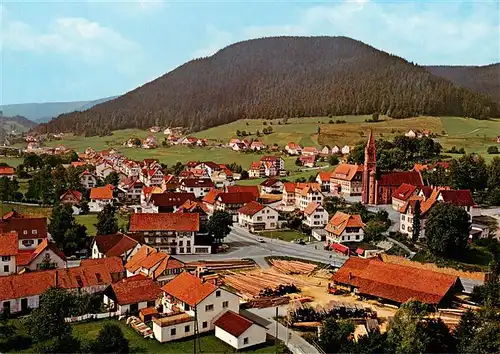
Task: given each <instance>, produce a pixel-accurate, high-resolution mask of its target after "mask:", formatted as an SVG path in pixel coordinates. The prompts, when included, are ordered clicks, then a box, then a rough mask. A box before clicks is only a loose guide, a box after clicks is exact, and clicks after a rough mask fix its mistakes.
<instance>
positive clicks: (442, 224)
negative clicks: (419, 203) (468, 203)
mask: <svg viewBox="0 0 500 354" xmlns="http://www.w3.org/2000/svg"><path fill="white" fill-rule="evenodd" d="M469 229H470V222H469V215H468V214H467V212H466V211H465V210H464V209H462V208H461V207H458V206H455V205H453V204H449V203H438V204H436V205H435V206H434V207H433V208H432V209H431V211H430V212H429V216H428V218H427V223H426V228H425V236H426V237H427V246H428V247H429V250H430V251H431V252H432V253H433V254H434V255H437V256H443V257H450V258H459V257H460V256H462V255H463V254H464V251H465V250H466V249H467V244H468V240H469Z"/></svg>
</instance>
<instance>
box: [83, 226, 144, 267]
mask: <svg viewBox="0 0 500 354" xmlns="http://www.w3.org/2000/svg"><path fill="white" fill-rule="evenodd" d="M140 248H141V245H140V244H139V242H137V240H135V239H133V238H132V237H129V236H127V235H125V234H122V233H121V232H119V233H116V234H112V235H96V236H95V237H94V240H93V241H92V246H91V249H92V254H91V258H105V257H120V258H121V259H122V261H123V262H126V261H127V260H129V259H130V258H131V257H132V256H133V255H134V254H136V252H137V251H138V250H139V249H140Z"/></svg>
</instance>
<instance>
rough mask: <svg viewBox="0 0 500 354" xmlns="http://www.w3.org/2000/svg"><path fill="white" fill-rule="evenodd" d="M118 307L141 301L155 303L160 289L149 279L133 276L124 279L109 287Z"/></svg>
mask: <svg viewBox="0 0 500 354" xmlns="http://www.w3.org/2000/svg"><path fill="white" fill-rule="evenodd" d="M111 289H112V290H113V293H114V295H115V297H116V302H117V303H118V304H119V305H128V304H136V303H138V302H143V301H155V300H156V299H157V298H158V297H159V296H160V295H161V288H160V286H159V285H158V284H156V283H155V282H154V281H153V280H152V279H150V278H144V277H143V276H134V277H130V278H124V279H122V280H121V281H119V282H118V283H114V284H112V285H111Z"/></svg>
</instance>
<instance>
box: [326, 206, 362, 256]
mask: <svg viewBox="0 0 500 354" xmlns="http://www.w3.org/2000/svg"><path fill="white" fill-rule="evenodd" d="M364 227H365V224H364V223H363V221H362V220H361V216H360V215H357V214H355V215H349V214H345V213H342V212H340V211H338V212H336V213H335V215H334V216H333V217H332V218H331V219H330V221H329V222H328V224H327V225H326V227H325V230H326V241H325V243H326V244H325V246H328V247H329V246H332V245H333V244H334V243H343V242H361V241H363V238H364V235H365V233H364V230H363V229H364Z"/></svg>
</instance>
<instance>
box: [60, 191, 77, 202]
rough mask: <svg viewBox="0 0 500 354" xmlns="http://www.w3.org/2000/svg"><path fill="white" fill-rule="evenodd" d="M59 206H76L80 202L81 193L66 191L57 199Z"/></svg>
mask: <svg viewBox="0 0 500 354" xmlns="http://www.w3.org/2000/svg"><path fill="white" fill-rule="evenodd" d="M59 200H60V203H61V204H69V205H71V206H78V205H80V203H81V202H82V193H81V192H79V191H75V190H68V191H66V192H64V193H63V194H62V195H61V196H60V197H59Z"/></svg>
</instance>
